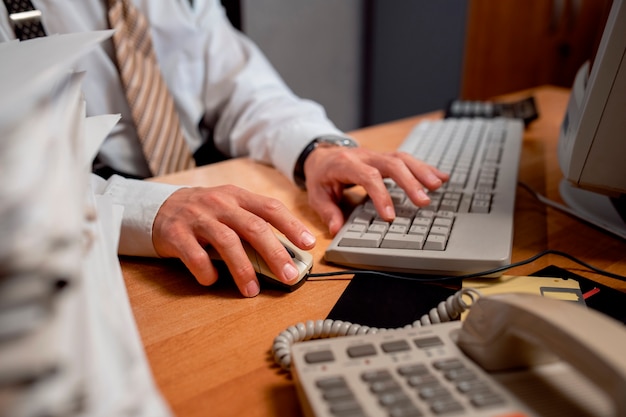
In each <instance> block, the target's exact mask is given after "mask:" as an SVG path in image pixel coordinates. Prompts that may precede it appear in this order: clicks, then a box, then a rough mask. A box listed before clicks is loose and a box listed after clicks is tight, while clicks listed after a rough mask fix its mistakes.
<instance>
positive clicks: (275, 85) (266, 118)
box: [0, 0, 341, 256]
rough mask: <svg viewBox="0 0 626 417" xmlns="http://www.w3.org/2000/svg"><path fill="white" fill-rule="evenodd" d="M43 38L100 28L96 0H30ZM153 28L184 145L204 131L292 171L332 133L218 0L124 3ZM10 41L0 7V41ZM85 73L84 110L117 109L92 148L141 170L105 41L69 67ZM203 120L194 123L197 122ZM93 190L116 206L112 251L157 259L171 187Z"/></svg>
mask: <svg viewBox="0 0 626 417" xmlns="http://www.w3.org/2000/svg"><path fill="white" fill-rule="evenodd" d="M32 2H33V5H34V6H35V7H36V8H38V9H39V10H41V11H42V13H43V18H42V20H43V25H44V28H45V29H46V32H47V33H48V35H52V34H55V33H68V32H82V31H92V30H102V29H107V28H108V21H107V14H106V7H105V4H106V1H104V0H32ZM133 2H134V3H135V5H136V6H137V7H138V8H139V9H140V10H141V11H142V12H143V13H144V14H145V15H146V17H147V18H148V20H149V21H150V24H151V27H152V37H153V43H154V47H155V50H156V54H157V57H158V60H159V64H160V67H161V71H162V73H163V76H164V78H165V81H166V83H167V84H168V86H169V89H170V91H171V93H172V95H173V96H174V101H175V103H176V107H177V110H178V112H179V115H180V119H181V123H182V128H183V131H184V135H185V139H186V140H187V142H188V144H189V147H190V148H191V149H192V151H195V150H196V149H198V148H199V147H200V146H201V145H202V144H203V143H204V142H205V140H206V139H205V138H203V135H202V133H201V131H205V130H210V131H211V132H212V134H213V137H214V141H215V144H216V146H217V147H218V149H219V150H220V151H221V152H223V153H225V154H227V155H230V156H243V155H248V156H250V157H252V158H254V159H256V160H258V161H260V162H263V163H267V164H271V165H273V166H275V167H276V168H277V169H278V170H279V171H280V172H282V173H283V174H285V175H286V176H287V177H289V178H292V174H293V168H294V165H295V161H296V159H297V157H298V155H299V154H300V152H301V151H302V150H303V149H304V148H305V146H306V145H307V144H308V143H309V142H310V141H311V140H312V139H314V138H316V137H318V136H321V135H326V134H341V132H340V131H339V130H338V129H337V128H336V127H335V126H334V124H333V123H332V122H331V121H330V120H328V118H327V117H326V114H325V112H324V110H323V108H322V107H321V106H320V105H318V104H317V103H314V102H311V101H308V100H303V99H301V98H298V97H296V96H295V95H294V94H293V93H292V92H291V91H290V90H289V88H288V87H287V86H286V85H285V84H284V83H283V81H282V80H281V79H280V77H279V76H278V74H277V73H276V71H275V70H274V69H273V68H272V67H271V65H270V64H269V63H268V62H267V60H266V59H265V57H264V56H263V54H262V53H261V51H260V50H259V49H258V48H257V47H256V46H255V45H254V44H253V43H252V42H251V41H250V40H249V39H247V38H246V37H245V36H243V35H242V34H241V33H240V32H238V31H236V30H235V29H233V27H232V26H231V25H230V23H229V22H228V20H227V18H226V16H225V13H224V10H223V8H222V7H221V5H220V4H219V1H218V0H194V2H193V6H190V4H189V1H188V0H168V1H154V0H133ZM12 39H15V35H14V33H13V30H12V29H11V25H10V23H9V20H8V16H7V12H6V9H5V8H4V7H1V6H0V42H5V41H8V40H12ZM76 69H77V70H84V71H86V76H85V80H84V94H85V99H86V101H87V114H88V115H99V114H111V113H120V114H121V115H122V119H121V121H120V122H119V123H118V125H117V126H116V127H115V129H114V130H113V132H112V133H111V135H110V137H109V138H107V140H106V141H105V143H104V145H103V146H102V148H101V151H100V155H99V157H100V160H101V161H103V162H104V163H106V164H108V165H109V166H111V167H112V168H114V169H116V170H118V171H121V172H126V173H129V174H134V175H138V176H149V171H148V167H147V163H146V161H145V159H144V157H143V154H142V152H141V148H140V145H139V142H138V139H137V133H136V130H135V127H134V124H133V122H132V118H131V115H130V109H129V107H128V103H127V101H126V98H125V95H124V92H123V89H122V85H121V81H120V79H119V75H118V72H117V68H116V63H115V58H114V52H113V45H112V43H111V41H110V40H109V41H107V42H105V43H104V44H103V45H102V47H101V48H99V49H97V50H96V51H95V52H92V53H90V54H88V55H86V56H85V57H83V58H81V59H80V60H79V61H78V62H77V65H76ZM201 125H202V128H199V126H201ZM93 186H94V189H96V191H97V192H99V193H101V194H105V195H110V196H111V197H112V198H113V201H114V202H115V203H117V204H121V205H123V206H124V207H125V212H124V219H123V223H122V234H121V239H120V247H119V252H120V253H121V254H128V255H142V256H156V253H155V250H154V247H153V245H152V224H153V221H154V217H155V216H156V213H157V211H158V209H159V207H160V206H161V204H162V203H163V202H164V201H165V199H167V198H168V197H169V195H170V194H171V193H172V192H173V191H175V190H176V189H177V188H178V187H174V186H170V185H163V184H155V183H149V182H144V181H136V180H127V179H123V178H120V177H117V176H114V177H112V178H110V179H109V180H108V181H104V180H102V179H101V178H95V176H94V178H93Z"/></svg>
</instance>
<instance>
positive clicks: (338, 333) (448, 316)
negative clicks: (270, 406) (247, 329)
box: [272, 288, 481, 371]
mask: <svg viewBox="0 0 626 417" xmlns="http://www.w3.org/2000/svg"><path fill="white" fill-rule="evenodd" d="M480 297H481V294H480V292H479V291H478V290H476V289H474V288H462V289H460V290H458V291H457V292H455V293H454V294H452V295H450V296H449V297H448V298H446V299H445V300H443V301H441V302H439V304H437V306H436V307H434V308H432V309H430V311H429V312H428V313H427V314H424V315H422V317H421V318H420V319H418V320H415V321H414V322H413V323H411V324H407V325H406V326H404V327H403V328H405V329H407V328H419V327H424V326H430V325H432V324H437V323H444V322H448V321H452V320H455V319H457V318H458V317H459V316H460V315H461V313H463V312H465V311H467V310H469V309H470V308H471V306H472V305H473V304H474V303H475V302H476V301H478V299H479V298H480ZM391 330H396V329H384V328H382V329H381V328H377V327H369V326H364V325H361V324H354V323H350V322H349V321H343V320H332V319H325V320H307V321H306V322H304V323H297V324H294V325H292V326H289V327H287V328H286V329H285V330H283V331H282V332H280V333H279V334H278V336H276V338H274V343H273V344H272V356H273V357H274V361H275V362H276V363H277V364H278V365H280V367H281V368H282V369H284V370H286V371H288V370H289V369H290V367H291V345H293V344H294V343H297V342H304V341H306V340H313V339H325V338H331V337H342V336H352V335H365V334H374V333H379V332H386V331H391Z"/></svg>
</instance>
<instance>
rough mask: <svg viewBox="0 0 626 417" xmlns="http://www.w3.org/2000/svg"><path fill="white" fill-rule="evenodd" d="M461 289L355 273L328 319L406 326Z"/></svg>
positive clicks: (365, 324) (383, 326) (379, 326)
mask: <svg viewBox="0 0 626 417" xmlns="http://www.w3.org/2000/svg"><path fill="white" fill-rule="evenodd" d="M459 288H460V286H459V285H458V284H457V285H450V288H448V287H444V286H442V285H441V284H435V283H432V284H431V283H425V282H422V281H417V280H410V279H393V278H389V277H386V276H380V275H375V274H373V275H370V274H367V275H366V274H356V275H355V276H354V278H352V281H351V282H350V284H349V285H348V287H347V288H346V289H345V291H344V292H343V294H342V295H341V297H340V298H339V300H338V301H337V304H335V306H334V307H333V309H332V310H331V312H330V313H329V314H328V318H329V319H333V320H343V321H349V322H351V323H355V324H360V325H363V326H370V327H378V328H397V327H403V326H405V325H407V324H411V323H413V322H414V321H415V320H418V319H419V318H421V317H422V315H424V314H427V313H428V312H429V311H430V309H432V308H433V307H436V306H437V304H439V302H440V301H442V300H445V299H446V298H448V297H449V296H450V295H452V294H454V293H455V292H456V291H457V290H458V289H459Z"/></svg>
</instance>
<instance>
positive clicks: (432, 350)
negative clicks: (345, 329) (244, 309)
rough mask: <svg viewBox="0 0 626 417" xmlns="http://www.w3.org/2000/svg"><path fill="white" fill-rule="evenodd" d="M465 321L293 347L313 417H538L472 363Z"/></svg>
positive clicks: (298, 375) (296, 370)
mask: <svg viewBox="0 0 626 417" xmlns="http://www.w3.org/2000/svg"><path fill="white" fill-rule="evenodd" d="M459 327H460V322H458V321H457V322H448V323H443V324H437V325H433V326H427V327H423V328H417V329H415V328H411V329H398V330H394V331H391V332H381V333H376V334H367V335H358V336H347V337H339V338H332V339H319V340H312V341H307V342H304V343H296V344H294V345H293V346H292V350H291V353H292V374H293V375H294V377H295V378H294V379H295V381H296V386H297V389H298V396H299V399H300V402H301V405H302V408H303V411H304V415H305V416H307V417H366V416H368V417H377V416H380V417H383V416H384V417H388V416H399V417H413V416H415V417H427V416H433V417H434V416H449V415H450V416H465V417H477V416H481V417H486V416H492V417H495V416H501V417H504V416H510V417H513V416H516V417H530V416H534V415H535V414H534V413H533V412H532V411H530V410H529V409H528V408H527V407H526V406H525V405H524V404H522V403H521V402H520V401H519V400H517V399H516V398H515V397H514V396H512V395H511V394H510V393H509V392H508V391H507V390H506V389H505V388H503V386H502V385H500V383H498V382H497V381H496V380H494V379H493V378H492V377H491V376H490V375H488V374H487V373H486V372H485V371H484V370H483V369H482V368H480V367H479V366H477V365H476V364H475V363H474V362H472V361H471V360H470V359H469V358H468V357H467V356H465V355H464V354H463V353H462V352H461V350H460V349H459V347H458V346H457V345H456V343H455V342H454V340H453V338H454V334H455V331H456V330H457V329H458V328H459Z"/></svg>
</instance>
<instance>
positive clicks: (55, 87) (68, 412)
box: [0, 31, 170, 417]
mask: <svg viewBox="0 0 626 417" xmlns="http://www.w3.org/2000/svg"><path fill="white" fill-rule="evenodd" d="M110 35H111V32H110V31H107V32H93V33H79V34H68V35H56V36H49V37H46V38H38V39H33V40H30V41H25V42H10V43H5V44H0V61H1V62H2V63H3V65H2V66H0V91H2V92H3V94H2V95H0V416H12V417H19V416H40V415H48V416H55V415H59V416H60V415H63V416H73V415H76V416H83V415H84V416H87V415H89V416H119V415H127V416H145V417H153V416H155V417H156V416H167V415H170V411H169V409H168V407H167V406H166V405H165V403H164V402H163V400H162V398H161V396H160V395H159V393H158V391H157V390H156V388H155V386H154V382H153V380H152V377H151V374H150V370H149V368H148V365H147V361H146V358H145V354H144V351H143V347H142V345H141V341H140V338H139V334H138V332H137V329H136V326H135V323H134V319H133V316H132V312H131V309H130V305H129V303H128V297H127V294H126V290H125V287H124V281H123V278H122V274H121V270H120V265H119V262H118V258H117V243H118V238H119V230H120V223H121V216H122V208H121V207H118V206H114V205H113V204H112V203H111V201H110V200H108V199H107V198H105V197H103V196H96V195H93V193H91V192H90V181H89V175H90V173H89V172H90V167H91V162H92V160H93V157H94V156H95V154H96V152H97V149H98V148H99V146H100V144H101V142H102V140H104V138H105V137H106V135H107V134H108V132H109V131H110V129H111V128H112V127H113V125H114V124H115V123H116V122H117V120H118V119H119V116H117V115H106V116H99V117H96V118H86V117H85V104H84V101H83V98H82V94H81V84H82V79H83V74H81V73H76V72H74V71H72V63H73V61H74V60H75V59H76V58H77V57H79V56H80V55H81V54H85V53H88V52H89V51H90V50H91V49H92V48H94V47H96V46H97V45H98V43H99V42H101V41H103V40H104V39H106V38H108V37H109V36H110Z"/></svg>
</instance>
